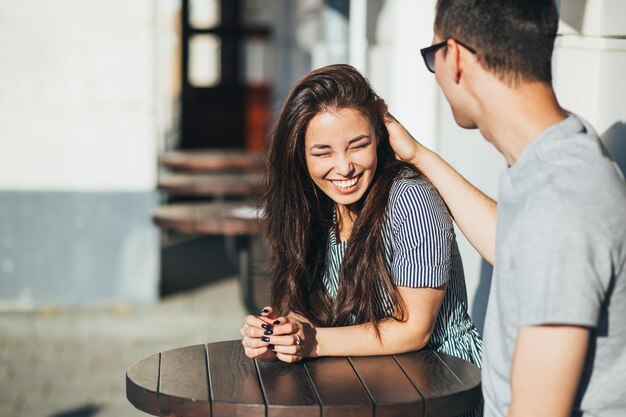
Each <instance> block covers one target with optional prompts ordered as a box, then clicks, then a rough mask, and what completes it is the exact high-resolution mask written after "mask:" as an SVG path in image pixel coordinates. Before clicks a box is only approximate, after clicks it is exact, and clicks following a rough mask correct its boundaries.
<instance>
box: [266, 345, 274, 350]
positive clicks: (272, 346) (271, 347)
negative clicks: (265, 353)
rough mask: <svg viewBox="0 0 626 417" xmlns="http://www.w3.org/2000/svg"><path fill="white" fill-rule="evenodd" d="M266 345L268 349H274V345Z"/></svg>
mask: <svg viewBox="0 0 626 417" xmlns="http://www.w3.org/2000/svg"><path fill="white" fill-rule="evenodd" d="M267 347H268V348H270V349H272V350H274V349H276V346H274V345H269V346H267Z"/></svg>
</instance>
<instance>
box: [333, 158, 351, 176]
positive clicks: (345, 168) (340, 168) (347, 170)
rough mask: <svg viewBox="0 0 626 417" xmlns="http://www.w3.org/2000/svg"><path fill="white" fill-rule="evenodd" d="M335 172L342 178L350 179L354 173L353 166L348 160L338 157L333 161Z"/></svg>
mask: <svg viewBox="0 0 626 417" xmlns="http://www.w3.org/2000/svg"><path fill="white" fill-rule="evenodd" d="M335 170H336V171H337V174H339V175H341V176H343V177H350V176H351V174H352V173H353V171H354V164H353V163H352V161H351V160H350V159H349V158H346V157H345V156H340V157H338V158H337V160H336V161H335Z"/></svg>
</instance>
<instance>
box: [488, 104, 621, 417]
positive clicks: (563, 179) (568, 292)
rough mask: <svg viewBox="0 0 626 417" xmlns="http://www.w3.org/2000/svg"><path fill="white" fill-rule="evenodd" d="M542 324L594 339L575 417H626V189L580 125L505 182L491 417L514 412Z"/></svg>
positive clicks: (534, 150) (508, 173)
mask: <svg viewBox="0 0 626 417" xmlns="http://www.w3.org/2000/svg"><path fill="white" fill-rule="evenodd" d="M541 324H571V325H581V326H586V327H590V328H591V330H592V332H591V342H590V345H589V350H588V354H587V358H586V363H585V368H584V371H583V377H582V379H581V384H580V386H579V393H578V397H577V399H576V403H575V405H574V413H573V415H574V416H611V417H612V416H615V417H618V416H619V417H623V416H626V184H625V183H624V178H623V176H622V174H621V172H620V171H619V169H618V168H617V166H616V165H615V163H614V162H613V161H612V160H611V159H610V157H609V156H608V154H607V152H606V150H605V149H604V147H603V146H602V144H601V143H600V141H599V139H598V136H597V134H596V133H595V131H594V130H593V128H592V127H591V126H590V125H589V124H588V123H587V122H586V121H584V120H582V119H581V118H579V117H577V116H575V115H570V116H569V117H568V118H567V119H565V120H563V121H562V122H560V123H558V124H556V125H554V126H552V127H550V128H549V129H547V130H546V131H544V132H543V133H542V134H541V135H540V137H539V138H538V139H537V140H535V141H534V142H532V143H531V144H530V145H529V146H528V147H527V148H526V149H525V150H524V152H523V153H522V155H521V156H520V157H519V158H518V159H517V161H516V162H515V164H514V165H513V166H512V167H511V168H508V169H506V170H505V172H504V173H503V174H502V176H501V179H500V191H499V199H498V222H497V232H496V261H495V265H494V276H493V280H492V284H491V292H490V295H489V304H488V308H487V317H486V320H485V332H484V340H485V349H484V353H483V354H484V359H483V372H482V375H483V393H484V397H485V416H487V417H491V416H498V417H500V416H504V415H505V414H506V412H507V410H508V408H509V406H510V403H511V390H510V385H509V382H510V370H511V364H512V360H513V350H514V347H515V340H516V336H517V331H518V328H519V327H520V326H529V325H541ZM558 389H559V387H554V390H555V391H556V390H558Z"/></svg>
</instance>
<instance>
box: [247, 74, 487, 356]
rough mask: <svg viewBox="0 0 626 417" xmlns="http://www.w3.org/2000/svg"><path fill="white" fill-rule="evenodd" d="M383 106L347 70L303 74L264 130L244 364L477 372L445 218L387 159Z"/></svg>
mask: <svg viewBox="0 0 626 417" xmlns="http://www.w3.org/2000/svg"><path fill="white" fill-rule="evenodd" d="M386 111H387V110H386V107H385V104H384V102H383V101H382V100H381V99H380V98H379V97H378V96H377V95H376V94H375V93H374V92H373V91H372V89H371V87H370V86H369V84H368V82H367V80H366V79H365V78H364V77H363V76H362V75H361V74H360V73H358V72H357V71H356V70H355V69H354V68H352V67H350V66H347V65H334V66H329V67H324V68H321V69H318V70H316V71H313V72H311V73H310V74H308V75H307V76H305V77H304V79H302V80H301V81H300V82H299V83H297V84H296V85H295V86H294V87H293V89H292V90H291V92H290V94H289V96H288V97H287V99H286V101H285V103H284V106H283V109H282V112H281V114H280V117H279V119H278V121H277V124H276V126H275V128H274V131H273V135H272V138H271V139H272V141H271V145H270V146H271V148H270V152H269V163H268V171H267V189H266V193H265V196H264V199H263V209H264V211H265V215H266V218H267V227H268V228H267V239H268V241H269V245H270V253H271V261H270V262H271V265H272V267H273V284H272V304H273V305H272V307H267V308H265V309H264V310H263V312H262V313H261V314H260V315H259V316H248V317H246V320H245V325H244V327H243V328H242V330H241V332H242V335H243V336H244V338H243V342H242V343H243V345H244V347H245V352H246V355H248V356H249V357H251V358H272V357H275V358H278V359H280V360H282V361H285V362H294V361H298V360H300V359H302V358H305V357H316V356H348V355H349V356H359V355H383V354H393V353H401V352H408V351H414V350H417V349H421V348H428V349H432V350H435V351H438V352H445V353H448V354H451V355H454V356H457V357H459V358H462V359H465V360H467V361H469V362H472V363H474V364H476V365H479V366H480V364H481V352H482V341H481V339H480V336H479V334H478V332H477V330H476V328H475V326H474V324H473V323H472V321H471V319H470V317H469V315H468V314H467V296H466V290H465V281H464V277H463V267H462V264H461V258H460V255H459V251H458V248H457V244H456V240H455V235H454V231H453V226H452V219H451V217H450V214H449V213H448V210H447V208H446V206H445V204H444V203H443V201H442V199H441V198H440V196H439V195H438V194H437V192H436V191H435V189H434V188H433V186H432V185H431V184H430V183H429V182H428V180H427V179H426V178H425V177H424V176H422V175H421V174H420V173H419V172H417V171H416V170H415V168H413V167H412V166H410V165H408V164H406V163H403V162H400V161H398V160H396V158H395V156H394V153H393V151H392V149H391V147H390V145H389V138H388V133H387V129H386V127H385V115H386Z"/></svg>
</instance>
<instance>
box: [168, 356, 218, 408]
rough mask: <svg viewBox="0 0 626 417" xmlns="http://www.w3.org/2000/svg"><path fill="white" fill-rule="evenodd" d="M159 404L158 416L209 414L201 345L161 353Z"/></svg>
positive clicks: (206, 371)
mask: <svg viewBox="0 0 626 417" xmlns="http://www.w3.org/2000/svg"><path fill="white" fill-rule="evenodd" d="M159 406H160V407H161V413H162V415H170V414H174V415H181V416H183V415H184V416H203V417H207V416H210V415H211V404H210V398H209V377H208V368H207V357H206V351H205V347H204V345H197V346H189V347H186V348H181V349H174V350H169V351H167V352H163V353H161V371H160V379H159Z"/></svg>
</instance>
